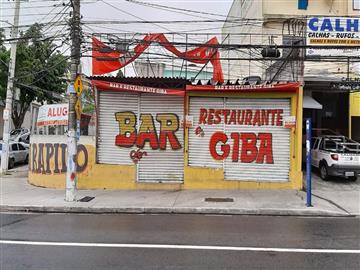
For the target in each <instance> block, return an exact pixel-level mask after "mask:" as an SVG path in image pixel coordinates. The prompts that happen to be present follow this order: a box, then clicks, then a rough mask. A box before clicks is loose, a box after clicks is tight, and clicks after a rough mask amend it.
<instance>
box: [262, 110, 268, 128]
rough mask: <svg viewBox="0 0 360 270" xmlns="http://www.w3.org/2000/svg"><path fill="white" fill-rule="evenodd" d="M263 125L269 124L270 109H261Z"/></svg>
mask: <svg viewBox="0 0 360 270" xmlns="http://www.w3.org/2000/svg"><path fill="white" fill-rule="evenodd" d="M261 125H262V126H264V125H269V111H268V110H261Z"/></svg>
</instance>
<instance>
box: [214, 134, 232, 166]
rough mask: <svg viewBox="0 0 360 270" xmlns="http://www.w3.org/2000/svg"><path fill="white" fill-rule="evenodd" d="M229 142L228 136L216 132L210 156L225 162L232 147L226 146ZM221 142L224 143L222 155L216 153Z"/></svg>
mask: <svg viewBox="0 0 360 270" xmlns="http://www.w3.org/2000/svg"><path fill="white" fill-rule="evenodd" d="M227 140H228V137H227V136H226V134H224V133H223V132H221V131H218V132H215V133H214V134H213V135H212V136H211V138H210V144H209V148H210V154H211V156H212V157H213V158H214V159H215V160H223V159H225V158H227V157H228V156H229V153H230V145H228V144H226V142H227ZM219 142H222V143H223V144H222V145H221V151H222V154H221V155H220V154H218V152H217V151H216V146H217V144H218V143H219Z"/></svg>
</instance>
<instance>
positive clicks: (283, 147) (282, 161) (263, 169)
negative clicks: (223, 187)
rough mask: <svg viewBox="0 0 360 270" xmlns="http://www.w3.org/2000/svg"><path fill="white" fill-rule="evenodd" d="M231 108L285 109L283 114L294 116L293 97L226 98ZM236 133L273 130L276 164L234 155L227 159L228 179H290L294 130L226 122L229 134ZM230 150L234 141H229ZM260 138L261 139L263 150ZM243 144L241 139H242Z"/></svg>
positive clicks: (227, 106)
mask: <svg viewBox="0 0 360 270" xmlns="http://www.w3.org/2000/svg"><path fill="white" fill-rule="evenodd" d="M225 107H226V108H227V109H230V110H232V109H236V110H243V109H252V110H256V109H260V110H261V109H265V108H266V109H282V110H283V116H284V117H285V116H289V115H290V99H241V98H227V99H225ZM232 132H241V133H243V132H250V133H255V134H259V133H271V134H272V149H273V164H267V163H263V164H258V163H256V162H251V163H242V162H240V161H239V162H233V161H232V159H231V157H229V158H227V159H225V163H224V171H225V180H242V179H244V180H256V181H288V180H289V168H290V129H287V128H284V127H282V126H267V125H266V126H246V125H226V126H225V133H226V134H228V136H230V134H231V133H232ZM228 143H229V144H230V149H233V140H229V141H228ZM259 146H260V141H259V140H258V141H257V148H258V149H259ZM240 147H241V142H240Z"/></svg>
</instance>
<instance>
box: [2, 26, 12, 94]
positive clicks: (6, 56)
mask: <svg viewBox="0 0 360 270" xmlns="http://www.w3.org/2000/svg"><path fill="white" fill-rule="evenodd" d="M4 39H5V36H4V29H0V100H4V99H5V96H6V86H7V78H8V75H7V74H8V63H9V59H10V52H9V51H8V50H6V48H5V46H4V45H3V41H4Z"/></svg>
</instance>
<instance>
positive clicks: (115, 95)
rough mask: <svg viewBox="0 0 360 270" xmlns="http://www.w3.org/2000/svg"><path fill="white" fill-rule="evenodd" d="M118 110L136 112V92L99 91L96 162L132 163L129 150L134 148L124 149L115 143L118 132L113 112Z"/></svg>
mask: <svg viewBox="0 0 360 270" xmlns="http://www.w3.org/2000/svg"><path fill="white" fill-rule="evenodd" d="M120 111H132V112H134V113H135V114H138V94H133V93H125V92H110V91H109V92H108V91H99V136H98V147H97V161H98V163H104V164H124V165H132V164H134V163H133V162H132V160H131V159H130V156H129V152H130V151H131V150H133V149H136V148H135V147H131V148H126V149H124V148H120V147H118V146H116V145H115V137H116V135H118V134H119V124H118V122H117V121H116V119H115V113H117V112H120Z"/></svg>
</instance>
